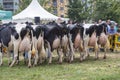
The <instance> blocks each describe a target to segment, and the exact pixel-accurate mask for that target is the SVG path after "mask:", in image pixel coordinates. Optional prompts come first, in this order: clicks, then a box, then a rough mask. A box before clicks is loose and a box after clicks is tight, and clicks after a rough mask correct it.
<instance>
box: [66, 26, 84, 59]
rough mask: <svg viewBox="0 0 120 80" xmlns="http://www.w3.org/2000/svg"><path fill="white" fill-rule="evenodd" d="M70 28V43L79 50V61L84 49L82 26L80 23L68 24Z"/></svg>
mask: <svg viewBox="0 0 120 80" xmlns="http://www.w3.org/2000/svg"><path fill="white" fill-rule="evenodd" d="M68 27H69V28H70V33H71V35H72V43H73V47H74V49H75V50H76V49H78V50H79V52H80V61H82V60H83V54H82V52H83V51H84V43H83V42H84V41H83V33H84V28H83V26H82V25H81V24H73V25H71V26H68Z"/></svg>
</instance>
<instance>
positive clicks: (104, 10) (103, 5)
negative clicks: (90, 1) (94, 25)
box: [92, 0, 120, 22]
mask: <svg viewBox="0 0 120 80" xmlns="http://www.w3.org/2000/svg"><path fill="white" fill-rule="evenodd" d="M94 7H95V8H94V10H93V13H92V14H93V15H92V17H93V20H99V19H103V20H107V19H111V20H115V21H117V22H120V21H119V20H120V9H119V7H120V1H119V0H104V1H103V0H96V1H95V2H94Z"/></svg>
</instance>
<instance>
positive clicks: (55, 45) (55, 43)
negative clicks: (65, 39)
mask: <svg viewBox="0 0 120 80" xmlns="http://www.w3.org/2000/svg"><path fill="white" fill-rule="evenodd" d="M59 45H60V39H59V38H58V37H57V38H56V39H55V40H54V41H53V45H52V48H53V49H56V48H58V47H59Z"/></svg>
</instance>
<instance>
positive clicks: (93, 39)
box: [84, 25, 98, 59]
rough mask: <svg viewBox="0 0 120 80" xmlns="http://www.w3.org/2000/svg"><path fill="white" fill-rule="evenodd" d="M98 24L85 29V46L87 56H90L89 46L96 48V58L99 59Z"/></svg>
mask: <svg viewBox="0 0 120 80" xmlns="http://www.w3.org/2000/svg"><path fill="white" fill-rule="evenodd" d="M96 31H97V25H91V26H90V27H89V28H87V29H85V32H84V46H85V51H86V55H85V57H87V56H89V50H88V49H89V47H92V48H94V51H95V59H98V43H97V40H98V37H97V33H96Z"/></svg>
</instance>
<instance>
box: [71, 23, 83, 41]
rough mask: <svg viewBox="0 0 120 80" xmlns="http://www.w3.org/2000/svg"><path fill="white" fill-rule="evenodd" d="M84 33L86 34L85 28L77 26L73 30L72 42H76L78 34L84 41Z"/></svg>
mask: <svg viewBox="0 0 120 80" xmlns="http://www.w3.org/2000/svg"><path fill="white" fill-rule="evenodd" d="M83 32H84V27H83V26H81V25H79V24H77V25H76V26H74V27H73V28H72V29H71V30H70V33H71V34H72V42H74V40H75V38H76V36H77V34H78V33H80V36H81V38H82V39H83Z"/></svg>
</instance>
